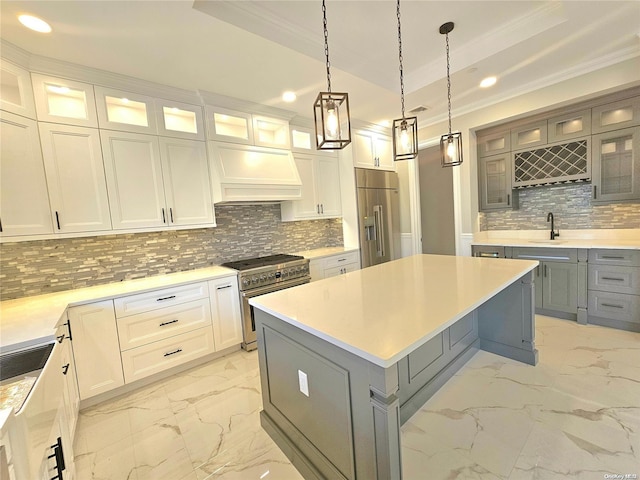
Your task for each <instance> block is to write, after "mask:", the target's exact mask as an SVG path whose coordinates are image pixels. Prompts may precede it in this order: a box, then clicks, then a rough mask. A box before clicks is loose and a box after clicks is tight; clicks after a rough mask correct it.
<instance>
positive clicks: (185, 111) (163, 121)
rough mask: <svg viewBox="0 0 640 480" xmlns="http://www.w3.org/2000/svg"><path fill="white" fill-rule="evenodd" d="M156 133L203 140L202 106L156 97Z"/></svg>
mask: <svg viewBox="0 0 640 480" xmlns="http://www.w3.org/2000/svg"><path fill="white" fill-rule="evenodd" d="M155 110H156V115H157V117H158V118H157V120H158V134H159V135H162V136H164V137H175V138H184V139H189V140H204V121H203V116H202V107H200V106H198V105H189V104H186V103H178V102H172V101H170V100H162V99H156V101H155Z"/></svg>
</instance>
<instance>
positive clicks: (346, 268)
mask: <svg viewBox="0 0 640 480" xmlns="http://www.w3.org/2000/svg"><path fill="white" fill-rule="evenodd" d="M359 269H360V268H359V265H358V264H357V263H346V264H344V265H342V266H340V267H333V268H327V269H325V271H324V278H329V277H335V276H337V275H342V274H345V273H349V272H355V271H356V270H359Z"/></svg>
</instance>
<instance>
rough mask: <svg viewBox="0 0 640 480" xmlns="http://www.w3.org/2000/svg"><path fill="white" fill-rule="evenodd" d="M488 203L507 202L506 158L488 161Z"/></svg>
mask: <svg viewBox="0 0 640 480" xmlns="http://www.w3.org/2000/svg"><path fill="white" fill-rule="evenodd" d="M486 180H487V203H488V204H489V205H492V204H498V203H505V202H506V201H507V199H506V191H507V171H506V162H505V161H504V160H493V161H488V162H487V164H486Z"/></svg>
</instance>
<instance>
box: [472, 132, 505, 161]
mask: <svg viewBox="0 0 640 480" xmlns="http://www.w3.org/2000/svg"><path fill="white" fill-rule="evenodd" d="M477 143H478V156H479V157H489V156H492V155H498V154H503V153H509V152H510V151H511V134H510V132H509V130H505V131H503V132H496V133H490V134H488V135H483V134H480V135H478V139H477Z"/></svg>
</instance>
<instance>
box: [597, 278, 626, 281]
mask: <svg viewBox="0 0 640 480" xmlns="http://www.w3.org/2000/svg"><path fill="white" fill-rule="evenodd" d="M602 280H615V281H616V282H624V278H616V277H602Z"/></svg>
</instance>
